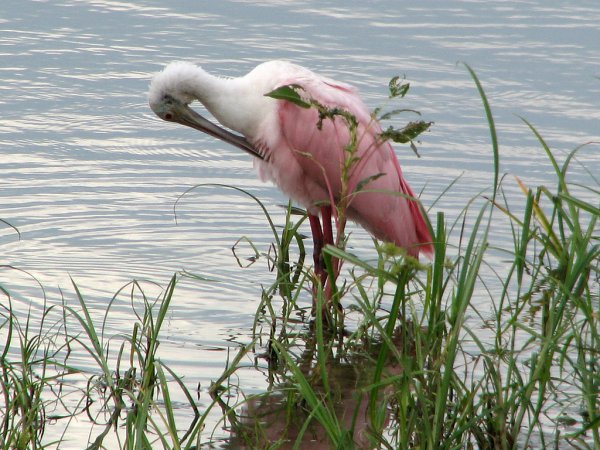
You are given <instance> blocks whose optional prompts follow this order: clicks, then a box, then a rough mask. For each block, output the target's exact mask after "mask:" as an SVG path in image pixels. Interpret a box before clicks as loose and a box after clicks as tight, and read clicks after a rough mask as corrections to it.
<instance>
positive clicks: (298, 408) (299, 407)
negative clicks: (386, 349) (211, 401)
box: [216, 342, 401, 449]
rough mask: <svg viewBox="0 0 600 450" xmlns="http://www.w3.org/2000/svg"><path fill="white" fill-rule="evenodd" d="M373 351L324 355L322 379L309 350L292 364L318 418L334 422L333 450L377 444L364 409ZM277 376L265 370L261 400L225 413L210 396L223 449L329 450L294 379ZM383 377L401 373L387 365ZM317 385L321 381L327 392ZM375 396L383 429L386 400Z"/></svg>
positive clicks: (386, 417)
mask: <svg viewBox="0 0 600 450" xmlns="http://www.w3.org/2000/svg"><path fill="white" fill-rule="evenodd" d="M395 344H396V343H395ZM313 345H314V342H313ZM378 350H379V346H375V348H374V349H373V350H372V351H371V352H370V354H364V353H360V351H352V352H349V353H348V354H346V355H345V356H344V357H343V358H340V357H334V356H333V355H331V354H330V355H329V357H328V358H327V362H326V366H325V367H326V369H325V370H326V374H325V376H323V375H322V373H321V366H320V365H319V363H318V361H317V360H316V355H315V350H314V347H313V348H310V349H308V348H307V349H306V350H305V351H304V352H303V353H302V354H301V355H300V356H299V357H298V360H297V361H295V364H297V366H298V367H299V369H300V371H301V373H302V375H303V376H304V378H305V379H306V380H307V381H308V382H309V384H310V387H311V389H312V392H311V393H310V394H309V395H313V394H314V395H315V396H316V398H317V399H318V400H319V401H320V402H322V404H323V406H324V410H325V411H326V413H324V415H325V416H326V417H327V416H328V414H330V415H329V420H331V421H334V422H336V426H335V427H334V429H341V430H343V432H344V434H342V436H338V438H339V439H340V441H341V443H342V444H341V446H338V448H360V449H370V448H375V447H377V443H378V442H379V440H378V437H377V436H376V435H373V433H372V431H371V429H372V428H371V420H372V416H371V414H370V408H369V404H370V402H371V388H372V383H373V373H374V369H375V362H374V361H375V360H376V358H377V356H378ZM281 372H282V371H281V370H280V369H279V368H278V367H270V368H269V378H270V379H271V381H272V382H271V387H270V389H269V390H268V391H267V392H265V393H263V394H259V395H256V396H248V397H247V398H245V400H244V401H243V404H242V405H241V407H240V408H236V409H233V410H232V409H230V408H231V405H228V404H227V403H226V402H224V401H223V400H222V399H220V398H219V395H218V394H217V395H216V398H217V401H218V402H219V404H221V406H222V409H223V413H224V415H226V416H227V418H228V419H229V421H230V429H231V432H232V438H231V440H230V442H229V444H228V446H227V448H232V449H234V448H247V449H254V448H268V447H269V446H270V445H276V447H275V448H280V449H291V448H314V449H330V448H332V445H333V444H332V442H333V441H332V438H331V436H330V435H329V434H328V430H327V429H326V428H325V427H324V425H323V422H324V420H323V418H322V417H320V418H316V417H315V416H316V414H315V413H314V408H312V407H311V405H310V404H309V402H308V401H307V400H306V397H303V395H302V388H299V387H298V384H297V383H298V382H297V381H295V380H298V375H297V374H294V375H293V376H292V375H291V374H290V373H287V374H286V373H285V372H284V373H281ZM385 372H386V376H393V375H398V374H400V373H401V368H400V366H399V365H398V364H397V363H396V362H393V361H392V360H391V359H390V362H389V363H388V364H387V365H386V366H385ZM323 379H326V380H327V383H326V384H327V388H325V387H324V384H323ZM274 380H277V381H274ZM378 392H380V391H378ZM375 395H378V397H379V399H378V400H377V401H376V402H375V405H376V409H377V410H378V413H377V415H378V416H379V417H381V416H382V413H383V417H384V420H385V423H387V422H388V421H389V420H390V415H391V412H390V411H389V408H388V405H387V400H386V399H387V395H386V394H385V392H384V393H383V394H381V393H380V394H375ZM379 420H381V419H379ZM325 421H326V420H325ZM298 445H299V446H298Z"/></svg>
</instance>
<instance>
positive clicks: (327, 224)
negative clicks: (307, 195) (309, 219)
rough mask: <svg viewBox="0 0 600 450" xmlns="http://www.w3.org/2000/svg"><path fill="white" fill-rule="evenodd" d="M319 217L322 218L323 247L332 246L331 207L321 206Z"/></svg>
mask: <svg viewBox="0 0 600 450" xmlns="http://www.w3.org/2000/svg"><path fill="white" fill-rule="evenodd" d="M321 217H322V218H323V240H324V241H325V243H324V244H325V245H327V244H329V245H333V229H332V228H331V206H329V205H326V206H321Z"/></svg>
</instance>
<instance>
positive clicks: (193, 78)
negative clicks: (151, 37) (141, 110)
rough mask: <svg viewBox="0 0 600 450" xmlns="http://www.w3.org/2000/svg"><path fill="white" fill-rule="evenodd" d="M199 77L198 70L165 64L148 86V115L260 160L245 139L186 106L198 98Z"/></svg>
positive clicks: (182, 64) (201, 74) (184, 65)
mask: <svg viewBox="0 0 600 450" xmlns="http://www.w3.org/2000/svg"><path fill="white" fill-rule="evenodd" d="M203 74H205V72H204V71H203V70H202V69H201V68H199V67H196V66H194V65H193V64H190V63H186V62H175V63H171V64H169V65H168V66H167V67H165V69H164V70H163V71H162V72H159V73H157V74H156V75H155V76H154V78H153V79H152V82H151V83H150V90H149V91H148V103H149V104H150V108H152V111H154V113H155V114H156V115H157V116H158V117H160V118H161V119H163V120H166V121H168V122H177V123H180V124H182V125H186V126H188V127H191V128H195V129H196V130H199V131H202V132H204V133H207V134H209V135H211V136H214V137H216V138H218V139H222V140H224V141H226V142H229V143H230V144H232V145H235V146H237V147H239V148H241V149H242V150H244V151H247V152H249V153H251V154H252V155H254V156H257V157H259V158H261V155H260V154H259V153H258V152H257V151H256V150H255V149H254V147H253V146H252V145H251V144H250V143H249V142H248V141H247V140H246V139H245V138H243V137H242V136H239V135H237V134H234V133H231V132H230V131H228V130H226V129H224V128H221V127H220V126H218V125H216V124H214V123H212V122H211V121H210V120H208V119H206V118H204V117H202V116H201V115H200V114H198V113H197V112H196V111H194V110H193V109H192V108H191V107H190V106H189V105H190V103H192V102H193V101H194V100H196V99H197V98H198V91H199V89H201V85H202V83H201V79H202V76H203Z"/></svg>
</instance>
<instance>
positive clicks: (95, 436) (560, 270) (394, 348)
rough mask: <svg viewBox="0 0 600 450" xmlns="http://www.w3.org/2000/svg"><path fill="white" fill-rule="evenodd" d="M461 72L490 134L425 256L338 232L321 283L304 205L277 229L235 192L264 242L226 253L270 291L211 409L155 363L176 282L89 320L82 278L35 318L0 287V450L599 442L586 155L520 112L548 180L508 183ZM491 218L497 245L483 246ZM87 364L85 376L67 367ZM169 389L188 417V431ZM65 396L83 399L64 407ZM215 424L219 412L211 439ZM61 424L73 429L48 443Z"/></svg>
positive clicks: (598, 274) (597, 325)
mask: <svg viewBox="0 0 600 450" xmlns="http://www.w3.org/2000/svg"><path fill="white" fill-rule="evenodd" d="M468 70H469V72H470V74H471V76H472V78H473V80H474V82H475V85H476V88H477V90H478V92H479V94H480V97H481V99H482V102H483V106H484V114H485V117H486V120H487V123H488V128H489V131H490V141H491V160H492V165H491V172H493V177H492V183H491V186H490V192H485V193H484V194H485V195H484V196H482V195H477V197H475V198H474V199H473V201H471V202H469V204H468V205H467V206H466V207H465V209H464V210H463V211H462V213H461V214H460V216H459V217H458V218H457V219H456V221H454V222H452V223H448V220H447V218H446V216H445V215H444V214H443V213H442V212H438V213H437V214H435V215H432V216H431V217H432V218H433V219H434V220H433V222H432V223H431V230H432V235H433V236H434V246H435V254H434V255H435V256H434V259H433V260H432V261H431V262H423V261H421V262H419V261H416V260H415V259H413V258H410V257H409V256H406V254H405V253H403V252H402V251H399V250H398V249H397V248H395V247H394V246H392V245H388V244H380V243H374V251H373V257H372V258H365V257H359V256H357V255H355V254H353V253H352V252H351V251H349V250H348V248H347V247H345V246H344V245H343V244H344V242H345V241H346V238H347V236H345V235H344V229H343V226H342V227H340V228H338V230H337V231H338V234H339V236H341V238H340V239H339V240H338V241H337V242H338V244H340V245H339V246H328V247H326V248H325V262H326V266H327V268H328V270H329V275H330V280H333V281H332V282H331V283H330V284H329V285H325V286H323V284H322V283H319V279H317V278H316V277H315V276H314V275H315V274H314V271H313V270H312V269H311V268H310V267H307V265H306V258H305V253H306V252H305V246H304V240H305V236H303V234H302V231H301V226H302V225H303V224H304V221H305V219H306V216H305V214H304V212H303V211H301V210H299V209H297V208H294V207H293V206H291V204H288V205H287V208H286V215H285V221H284V224H283V225H282V226H281V227H279V226H278V225H276V224H275V221H274V220H273V219H272V218H271V216H270V215H269V212H268V210H267V209H266V207H265V206H264V205H263V204H262V203H261V202H260V201H259V199H257V198H256V197H254V196H253V195H252V194H250V193H248V192H246V191H243V190H241V189H239V188H235V187H234V188H233V189H236V190H237V191H240V192H242V193H243V194H245V195H249V196H250V197H252V198H253V199H254V200H255V201H256V202H257V204H258V205H259V207H260V208H261V209H262V211H263V212H264V214H265V216H266V218H267V221H268V224H269V227H270V229H271V231H272V233H273V239H274V243H273V244H272V246H271V247H270V248H269V250H267V251H265V252H261V250H260V249H259V248H257V247H256V246H255V245H254V244H253V243H252V240H251V239H250V238H249V237H242V238H240V240H239V241H238V242H237V243H236V244H235V245H234V248H233V249H232V251H233V253H234V257H235V258H236V259H237V260H238V263H240V266H243V265H244V264H245V263H243V262H242V257H241V255H240V253H241V252H240V250H241V248H240V247H241V246H246V245H249V246H250V248H251V250H252V251H251V253H252V255H251V257H250V259H251V262H252V261H257V260H261V259H263V260H266V261H267V262H268V269H269V270H272V271H273V273H274V282H273V284H272V286H266V287H264V288H263V292H262V296H261V299H260V301H257V302H258V307H257V313H256V316H255V318H254V324H253V326H254V333H255V339H254V340H252V341H251V342H248V343H247V345H245V346H242V347H240V348H239V349H238V350H237V352H235V354H234V355H233V357H232V358H231V359H230V360H228V362H227V366H226V367H225V368H224V370H223V373H222V375H221V376H219V377H216V379H215V380H214V382H213V384H212V386H211V388H210V390H209V394H210V402H209V403H208V404H207V405H205V406H204V407H203V408H201V407H200V405H199V402H198V399H197V397H196V392H194V389H193V388H190V387H188V386H186V384H185V379H184V377H183V376H182V374H176V373H174V372H173V370H172V369H170V368H169V367H168V366H167V365H166V364H165V363H164V362H163V361H162V360H161V358H160V354H161V347H160V332H161V329H162V328H163V326H164V318H165V315H166V313H167V310H168V308H169V305H170V302H171V300H172V299H173V297H174V296H175V293H176V290H175V284H176V277H174V278H173V279H172V280H171V282H170V283H169V285H168V286H167V287H166V288H165V289H164V291H163V293H162V294H161V295H159V296H158V297H156V298H152V299H151V298H149V297H148V296H147V295H146V294H145V293H144V289H143V286H142V285H141V284H140V283H137V282H134V283H132V284H130V285H128V286H127V287H126V288H123V289H122V290H121V291H119V292H118V293H117V294H115V296H114V297H113V299H112V300H111V301H110V302H109V303H108V305H107V307H106V311H105V312H104V315H103V316H102V317H100V318H99V319H98V317H97V314H98V311H92V310H90V307H89V306H88V305H87V303H86V301H85V297H84V294H83V293H82V292H81V291H80V290H79V288H78V287H77V286H76V285H75V284H74V285H73V288H72V292H73V294H74V298H72V299H70V300H69V301H67V299H63V300H62V303H61V304H57V305H50V306H47V307H46V308H45V311H44V312H43V315H42V317H43V319H42V321H41V323H35V324H34V323H33V322H34V321H33V320H31V317H30V315H27V314H25V315H23V314H20V315H19V314H17V313H16V312H15V311H14V310H13V308H12V306H11V304H12V303H11V297H10V293H9V291H8V290H5V289H3V290H2V294H3V295H4V297H5V298H6V301H5V302H2V304H3V309H2V314H1V317H0V336H2V342H3V344H4V348H3V349H2V352H1V354H0V356H1V359H0V370H1V373H0V377H1V379H2V386H1V388H0V389H1V390H2V391H1V398H0V401H1V402H3V403H2V405H3V406H6V408H4V409H5V411H6V412H5V413H3V412H2V409H0V427H1V430H0V436H1V438H0V444H1V445H0V446H2V447H3V448H60V447H61V446H64V445H63V444H67V443H68V442H69V438H70V436H69V435H68V429H69V424H70V423H71V421H73V420H87V421H89V423H90V430H91V431H90V434H89V436H88V437H87V439H88V441H87V444H86V446H87V447H88V448H109V447H110V448H113V447H115V448H143V449H146V448H186V449H192V448H203V447H205V446H211V445H213V446H218V445H221V447H222V448H248V449H254V448H272V449H275V448H282V449H283V448H286V449H287V448H290V449H293V448H297V449H300V448H307V447H309V446H310V448H315V449H318V448H328V449H329V448H338V449H353V448H356V449H370V448H383V449H399V448H401V449H404V448H420V449H432V450H433V449H455V448H466V449H469V448H473V449H474V448H478V449H513V448H532V449H533V448H536V449H537V448H552V449H554V448H578V449H595V448H600V432H599V430H600V392H599V390H600V224H599V220H600V202H599V201H598V199H599V198H600V183H599V182H598V180H597V179H596V178H595V174H593V173H591V174H590V175H591V177H590V178H591V179H592V180H593V182H595V185H587V186H585V185H580V184H576V183H572V182H570V180H569V173H570V172H569V171H570V168H571V166H572V165H573V164H576V163H577V154H578V152H582V151H585V150H586V146H583V147H580V148H577V149H575V150H573V151H572V152H570V153H569V154H567V155H566V157H565V158H564V161H560V160H559V159H558V158H557V156H556V155H557V153H556V152H554V151H552V150H551V149H550V147H549V146H548V144H547V143H546V142H545V140H544V139H543V137H542V133H540V132H539V131H538V130H537V129H536V128H535V127H534V126H533V125H532V124H531V123H529V122H527V121H526V120H523V123H524V128H525V129H526V130H528V132H531V133H533V135H534V136H535V137H536V139H537V140H538V142H539V146H540V148H541V150H542V151H543V152H544V154H545V155H546V157H547V159H548V160H549V161H550V163H551V165H552V167H553V168H554V175H555V185H554V186H548V185H546V186H536V187H529V186H527V184H526V181H525V180H521V179H515V178H514V177H511V176H510V174H505V175H504V176H502V174H501V173H500V160H501V151H500V146H499V142H498V138H497V135H496V131H495V130H496V126H495V122H494V119H493V115H492V110H491V106H490V105H489V103H488V100H487V97H486V95H485V92H484V90H483V87H482V85H481V83H480V81H479V80H478V78H477V76H476V75H475V73H474V72H473V71H472V70H471V69H470V68H468ZM393 86H396V87H398V86H401V85H399V84H398V83H397V80H396V82H395V83H393V84H391V85H390V89H391V88H392V87H393ZM397 92H399V91H397ZM404 93H406V92H405V91H404ZM335 117H338V119H339V116H338V115H335ZM338 119H335V118H333V117H331V118H325V119H324V120H338ZM346 123H347V124H348V125H349V126H351V123H352V121H351V120H349V121H348V122H346ZM410 141H411V139H409V141H408V142H410ZM597 145H598V144H588V146H597ZM349 154H350V155H351V151H350V152H349ZM202 186H208V185H202ZM515 188H516V189H515ZM515 191H516V192H517V193H520V194H519V195H516V196H515V195H514V194H507V193H508V192H513V193H514V192H515ZM359 195H360V194H359ZM336 206H339V205H336ZM342 208H343V202H342ZM343 216H344V212H343V211H338V217H343ZM501 220H502V221H504V223H508V225H509V230H510V239H508V240H507V241H506V242H504V241H502V242H497V240H496V239H493V237H494V235H495V232H496V229H497V228H496V227H498V223H499V221H501ZM339 223H341V224H342V225H343V220H342V221H340V222H339ZM498 260H501V261H502V264H500V265H499V264H497V261H498ZM342 265H343V266H342ZM342 267H343V268H344V271H343V272H342ZM328 286H329V289H328ZM123 297H124V298H126V299H128V301H129V302H130V303H131V305H132V311H133V313H134V317H135V319H134V320H133V325H132V328H131V329H128V330H122V331H121V332H119V333H118V334H116V335H114V334H110V333H109V332H108V327H107V324H108V323H109V322H110V319H109V312H110V311H111V308H113V307H114V305H115V304H116V302H118V301H122V298H123ZM475 299H476V301H475ZM313 300H314V302H315V305H316V308H314V312H315V315H314V316H311V314H310V309H311V307H310V305H311V302H312V301H313ZM342 307H343V309H342ZM138 311H139V312H138ZM82 355H83V356H85V357H86V358H87V359H89V360H90V361H93V363H94V364H93V366H94V369H93V370H90V369H89V367H88V368H86V369H82V368H78V367H77V366H76V362H75V361H77V358H76V356H77V357H82ZM248 361H252V363H250V364H248ZM242 370H246V371H247V370H258V371H260V373H262V374H263V375H264V378H265V386H266V388H265V391H264V392H260V393H256V392H252V393H246V392H245V389H244V386H243V385H240V383H239V378H238V376H237V374H238V373H239V371H242ZM74 379H77V380H79V381H78V382H75V381H74ZM81 379H83V380H85V382H84V383H83V386H84V387H82V384H81V381H80V380H81ZM174 390H177V394H178V395H179V397H181V396H182V395H183V397H185V398H186V399H187V403H186V405H185V407H184V408H185V409H186V410H188V411H193V416H194V419H193V420H192V421H191V423H190V421H189V420H187V421H185V424H182V419H181V418H180V416H179V415H178V413H177V410H176V409H177V408H182V406H181V405H178V406H177V408H176V406H175V405H174V403H173V402H172V401H171V398H172V397H173V395H174V394H175V391H174ZM73 391H75V392H78V393H79V394H80V398H81V400H80V401H79V402H75V403H73V402H67V401H66V400H65V397H64V396H65V393H66V392H71V393H72V392H73ZM57 405H58V406H57ZM61 408H62V409H61ZM59 410H60V414H59V413H57V411H59ZM209 415H212V416H215V415H217V416H218V417H220V418H221V420H219V421H217V422H218V423H217V425H213V427H214V428H213V429H208V428H207V423H208V422H207V417H208V416H209ZM58 423H60V424H61V426H63V428H64V430H65V431H64V432H63V433H62V434H61V435H60V436H61V437H59V438H58V439H56V440H55V441H53V442H49V441H47V440H46V439H45V437H44V434H45V431H46V430H47V429H48V427H51V426H56V424H58ZM223 436H224V437H223ZM219 442H220V444H219ZM109 443H110V444H109Z"/></svg>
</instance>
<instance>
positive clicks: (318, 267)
mask: <svg viewBox="0 0 600 450" xmlns="http://www.w3.org/2000/svg"><path fill="white" fill-rule="evenodd" d="M308 221H309V222H310V229H311V231H312V235H313V260H314V262H315V273H316V274H317V276H318V277H319V278H320V279H321V283H323V285H324V284H325V281H326V280H327V272H326V271H325V265H324V264H323V253H322V250H323V247H324V243H323V230H322V229H321V222H320V221H319V216H315V215H314V214H310V213H309V214H308ZM329 228H330V229H331V222H330V224H329Z"/></svg>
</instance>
